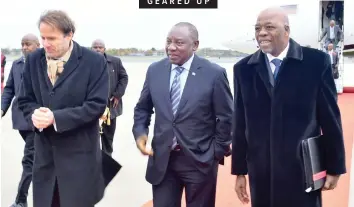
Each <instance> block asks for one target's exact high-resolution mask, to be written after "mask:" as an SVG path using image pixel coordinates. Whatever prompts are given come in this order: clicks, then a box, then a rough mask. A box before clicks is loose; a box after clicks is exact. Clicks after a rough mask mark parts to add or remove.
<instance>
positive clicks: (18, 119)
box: [1, 34, 39, 207]
mask: <svg viewBox="0 0 354 207" xmlns="http://www.w3.org/2000/svg"><path fill="white" fill-rule="evenodd" d="M21 46H22V54H23V56H22V57H20V58H19V59H17V60H15V61H14V62H13V63H12V67H11V70H10V74H9V77H8V78H7V81H6V86H5V88H4V92H3V94H2V95H1V117H3V116H5V114H6V112H7V110H8V109H9V108H10V105H11V102H12V100H13V102H12V107H11V109H12V126H13V129H16V130H19V133H20V135H21V137H22V139H23V140H24V141H25V149H24V155H23V158H22V167H23V171H22V176H21V180H20V183H19V186H18V192H17V197H16V200H15V203H14V204H13V205H12V206H11V207H26V206H27V195H28V189H29V187H30V184H31V181H32V166H33V154H34V143H33V142H34V131H33V128H32V127H31V126H30V124H29V123H28V121H27V120H26V119H25V118H24V116H23V113H22V111H21V110H20V109H19V108H18V102H17V97H18V95H19V93H20V86H21V81H22V74H23V70H24V67H25V62H26V58H27V56H28V55H29V54H30V53H32V52H33V51H35V50H36V49H37V48H39V41H38V38H37V37H36V36H35V35H33V34H27V35H25V36H24V37H23V38H22V40H21Z"/></svg>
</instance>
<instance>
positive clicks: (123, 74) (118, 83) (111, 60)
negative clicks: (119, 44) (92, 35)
mask: <svg viewBox="0 0 354 207" xmlns="http://www.w3.org/2000/svg"><path fill="white" fill-rule="evenodd" d="M91 49H92V50H94V51H96V52H99V53H101V54H102V55H103V56H104V57H105V58H106V61H107V69H108V73H109V100H108V105H107V110H109V111H108V112H107V113H106V114H105V116H103V117H101V119H103V121H104V122H103V124H102V134H101V143H102V150H103V151H104V152H105V153H107V154H108V155H110V156H112V152H113V138H114V134H115V131H116V118H117V117H118V116H120V115H122V113H123V100H122V98H123V96H124V93H125V89H126V88H127V85H128V74H127V71H126V70H125V68H124V66H123V64H122V61H121V59H120V58H119V57H115V56H112V55H108V54H107V53H106V52H105V51H106V46H105V43H104V42H103V40H100V39H97V40H95V41H93V42H92V46H91Z"/></svg>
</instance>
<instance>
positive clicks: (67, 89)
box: [18, 42, 109, 207]
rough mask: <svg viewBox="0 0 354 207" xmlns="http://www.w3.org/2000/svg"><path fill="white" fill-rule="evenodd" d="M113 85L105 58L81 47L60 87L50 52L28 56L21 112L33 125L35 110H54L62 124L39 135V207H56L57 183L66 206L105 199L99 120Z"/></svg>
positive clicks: (36, 195)
mask: <svg viewBox="0 0 354 207" xmlns="http://www.w3.org/2000/svg"><path fill="white" fill-rule="evenodd" d="M108 83H109V79H108V71H107V68H106V60H105V58H104V56H103V55H102V54H98V53H96V52H93V51H90V50H88V49H86V48H84V47H81V46H80V45H78V44H77V43H76V42H74V48H73V51H72V54H71V56H70V58H69V60H68V62H67V63H66V64H65V65H64V71H63V73H62V74H61V75H60V76H59V78H58V80H57V81H56V82H55V84H54V86H53V85H52V84H51V82H50V80H49V78H48V75H47V63H46V57H45V51H44V49H38V50H37V51H35V52H33V53H32V54H30V55H29V56H28V60H26V64H25V70H24V73H23V84H22V87H21V93H20V95H19V97H18V105H19V108H20V109H21V110H23V112H24V115H25V117H26V118H27V119H28V120H30V119H31V114H32V113H33V111H34V110H35V109H37V108H39V107H48V108H49V109H51V110H52V111H53V113H54V118H55V124H56V130H55V129H54V127H53V126H51V127H48V128H46V129H44V130H43V131H42V132H40V131H39V130H38V129H36V130H35V131H36V135H35V140H34V143H35V149H36V150H35V161H34V166H33V203H34V206H35V207H49V206H51V201H52V195H53V189H54V184H55V180H56V179H57V182H58V186H59V195H60V203H61V206H68V207H71V206H73V207H74V206H75V207H92V206H94V204H95V203H97V202H98V201H99V200H100V199H101V198H102V197H103V192H104V181H103V175H102V162H101V161H102V159H101V150H100V143H99V140H100V135H99V123H98V120H99V118H100V116H101V115H102V114H103V112H104V110H105V107H106V105H107V99H108ZM30 123H32V122H31V121H30Z"/></svg>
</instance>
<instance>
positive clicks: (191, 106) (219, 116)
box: [133, 22, 232, 207]
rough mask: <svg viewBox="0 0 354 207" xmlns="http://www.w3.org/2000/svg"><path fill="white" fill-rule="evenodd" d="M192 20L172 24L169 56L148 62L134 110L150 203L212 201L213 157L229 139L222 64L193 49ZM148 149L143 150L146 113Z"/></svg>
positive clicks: (160, 206) (190, 206)
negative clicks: (151, 128)
mask: <svg viewBox="0 0 354 207" xmlns="http://www.w3.org/2000/svg"><path fill="white" fill-rule="evenodd" d="M198 45H199V40H198V31H197V29H196V28H195V26H194V25H192V24H190V23H187V22H182V23H178V24H176V25H175V26H174V27H173V28H172V29H171V31H170V32H169V34H168V37H167V41H166V52H167V54H168V58H165V59H163V60H161V61H158V62H155V63H153V64H152V65H150V67H149V68H148V71H147V74H146V80H145V83H144V86H143V89H142V92H141V96H140V99H139V101H138V103H137V105H136V107H135V111H134V126H133V134H134V137H135V139H136V143H137V146H138V148H139V149H140V150H141V152H142V153H143V154H145V155H150V157H149V161H148V166H147V173H146V179H147V181H148V182H150V183H151V184H152V185H153V186H152V189H153V202H154V207H180V206H181V197H182V191H183V189H184V188H185V192H186V203H187V207H197V206H198V207H199V206H203V207H214V206H215V191H216V179H217V172H218V163H219V161H220V160H222V159H223V158H224V155H225V154H226V153H227V152H228V151H229V148H230V144H231V136H230V133H231V122H232V94H231V91H230V88H229V82H228V79H227V75H226V71H225V69H224V68H222V67H220V66H218V65H216V64H214V63H211V62H209V61H208V60H206V59H203V58H201V57H198V56H197V55H195V54H194V52H195V51H196V50H197V48H198ZM153 109H155V113H156V120H155V128H154V129H155V130H154V138H153V140H152V144H151V145H152V151H148V150H146V148H145V147H146V141H147V139H148V137H147V136H148V128H149V124H150V120H151V114H152V113H153Z"/></svg>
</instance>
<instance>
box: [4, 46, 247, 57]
mask: <svg viewBox="0 0 354 207" xmlns="http://www.w3.org/2000/svg"><path fill="white" fill-rule="evenodd" d="M87 48H88V49H90V47H87ZM1 53H3V54H5V55H13V56H19V55H21V49H18V48H17V49H15V48H14V49H10V48H2V49H1ZM106 53H107V54H110V55H113V56H165V50H164V49H155V48H154V47H153V48H151V49H149V50H142V49H137V48H119V49H116V48H109V49H107V50H106ZM196 53H197V55H199V56H204V57H244V56H246V55H247V54H245V53H241V52H238V51H234V50H222V49H213V48H201V49H198V51H197V52H196Z"/></svg>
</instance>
